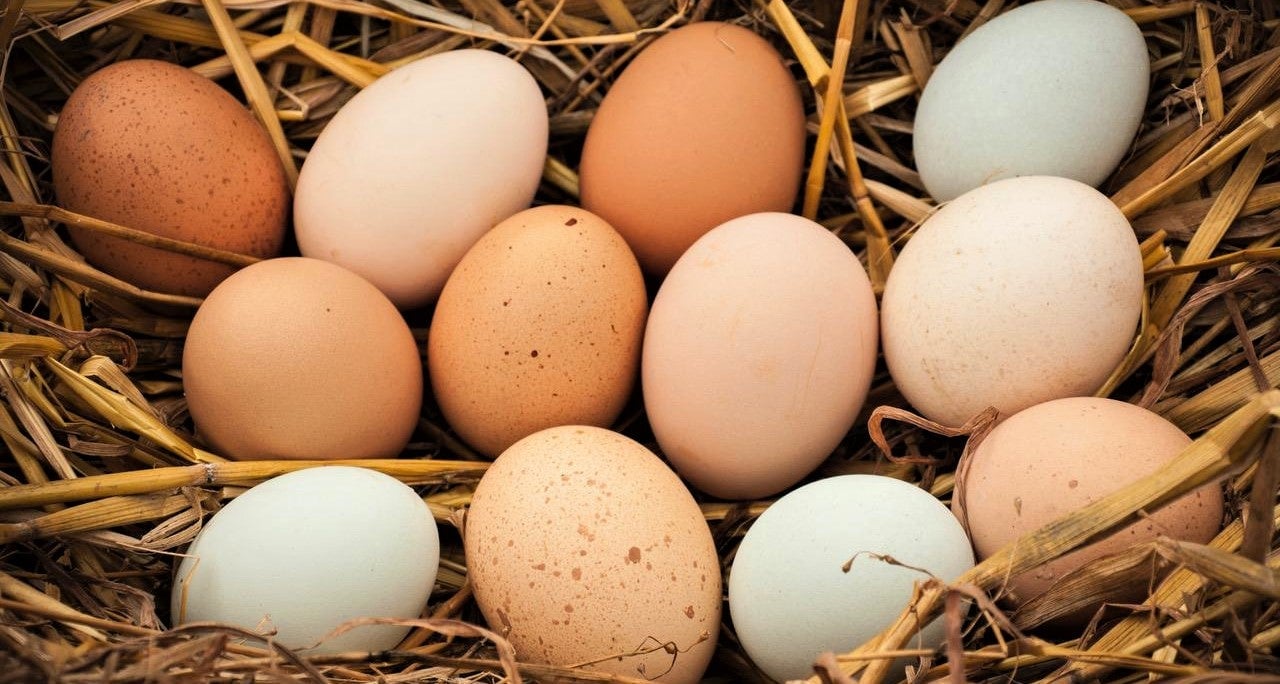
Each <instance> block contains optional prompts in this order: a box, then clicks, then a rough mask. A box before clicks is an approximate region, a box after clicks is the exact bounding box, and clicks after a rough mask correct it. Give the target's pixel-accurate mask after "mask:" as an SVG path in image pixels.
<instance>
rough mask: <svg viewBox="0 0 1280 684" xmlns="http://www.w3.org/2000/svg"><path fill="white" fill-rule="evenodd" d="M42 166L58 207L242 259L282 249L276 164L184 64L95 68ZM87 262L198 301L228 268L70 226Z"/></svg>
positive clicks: (237, 115)
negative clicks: (47, 165) (47, 170)
mask: <svg viewBox="0 0 1280 684" xmlns="http://www.w3.org/2000/svg"><path fill="white" fill-rule="evenodd" d="M51 165H52V167H53V185H54V189H55V191H56V193H57V197H58V201H59V203H60V204H61V205H62V206H63V207H65V208H67V209H69V210H71V211H74V212H77V213H80V214H86V215H88V216H92V217H94V218H98V219H103V220H105V221H110V222H112V223H118V224H121V225H124V226H126V227H129V228H135V229H137V230H142V231H146V232H148V233H152V234H154V235H159V236H162V237H168V238H174V239H177V240H184V241H186V242H192V243H196V244H200V245H205V246H208V247H216V248H218V249H223V250H228V251H232V252H239V253H241V254H247V255H250V256H258V257H270V256H275V255H276V254H277V253H279V251H280V247H281V244H282V243H283V241H284V232H285V222H286V220H287V216H288V213H287V212H288V210H289V190H288V186H287V185H286V183H285V176H284V170H283V169H282V168H281V166H280V161H279V158H278V157H277V156H276V152H275V150H274V148H273V147H272V145H271V141H270V139H269V138H268V137H267V133H266V131H264V130H263V129H262V127H261V126H260V125H259V124H258V122H257V121H256V120H255V119H254V118H253V116H252V115H251V114H250V113H249V112H248V111H247V110H246V109H245V108H244V106H243V105H241V104H240V103H239V102H237V101H236V100H235V98H233V97H231V95H230V94H228V93H227V92H226V91H224V90H223V89H221V88H219V87H218V86H217V85H215V84H214V83H213V82H212V81H210V80H208V79H206V78H204V77H202V76H199V75H198V74H196V73H194V72H192V71H190V70H188V69H184V68H182V67H179V66H176V65H173V64H169V63H166V62H159V61H154V60H145V59H140V60H129V61H124V62H119V63H117V64H113V65H111V66H109V67H106V68H104V69H101V70H99V71H97V72H95V73H94V74H93V75H91V76H90V77H89V78H86V79H85V80H84V82H82V83H81V84H80V86H79V87H78V88H76V90H75V92H74V93H72V95H71V97H70V99H68V100H67V104H66V106H65V107H63V109H62V113H61V114H60V115H59V117H58V128H57V131H56V132H55V134H54V137H53V150H52V159H51ZM68 230H69V232H70V234H71V239H72V241H73V242H74V243H75V245H76V247H77V248H78V249H79V250H80V252H81V253H82V254H84V256H85V258H86V259H88V260H89V262H90V263H92V264H94V265H95V266H97V267H98V268H101V269H102V270H103V271H105V272H107V273H109V274H111V275H114V276H116V277H118V278H122V279H124V280H127V281H129V282H130V283H132V284H134V285H137V286H139V287H142V288H144V289H149V290H156V291H160V292H166V293H171V294H181V295H189V296H197V297H199V296H204V295H206V294H208V293H209V291H210V290H212V289H213V288H214V286H215V285H217V284H218V283H219V282H221V281H222V280H223V279H224V278H226V277H227V276H228V275H230V274H231V273H232V272H234V271H235V268H234V267H232V266H228V265H226V264H220V263H216V262H212V261H206V260H204V259H197V258H195V257H189V256H184V255H181V254H175V253H172V252H166V251H164V250H160V249H156V248H153V247H146V246H143V245H140V244H137V243H134V242H129V241H127V240H124V239H122V238H116V237H111V236H107V235H103V234H101V233H96V232H93V231H90V230H85V229H80V228H74V227H71V228H69V229H68Z"/></svg>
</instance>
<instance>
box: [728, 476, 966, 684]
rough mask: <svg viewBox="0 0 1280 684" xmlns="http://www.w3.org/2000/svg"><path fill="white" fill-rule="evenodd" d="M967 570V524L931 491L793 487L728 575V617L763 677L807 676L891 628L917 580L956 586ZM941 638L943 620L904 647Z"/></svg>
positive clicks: (882, 485) (855, 481) (752, 533)
mask: <svg viewBox="0 0 1280 684" xmlns="http://www.w3.org/2000/svg"><path fill="white" fill-rule="evenodd" d="M971 567H973V552H972V551H971V550H970V548H969V539H968V537H966V536H965V533H964V529H963V528H962V527H961V526H960V523H959V521H957V520H956V518H955V516H953V515H952V514H951V512H950V511H948V510H947V507H946V506H944V505H943V504H942V503H941V502H940V501H938V500H937V499H935V498H934V497H933V496H932V495H931V494H929V493H928V492H927V491H924V490H922V489H920V488H918V487H916V486H914V485H911V484H908V483H906V482H902V481H900V480H895V479H892V478H888V477H882V476H878V475H842V476H839V477H832V478H827V479H824V480H818V481H817V482H812V483H810V484H807V485H805V486H803V487H800V488H799V489H796V490H795V491H793V492H790V493H788V494H787V495H786V496H783V497H782V498H781V499H778V501H777V502H776V503H774V504H773V505H772V506H770V507H769V508H768V509H766V510H765V512H764V513H763V514H761V515H760V518H759V519H758V520H756V521H755V523H753V524H752V525H751V528H750V529H748V530H747V534H746V536H745V537H743V539H742V543H741V544H740V545H739V546H738V551H737V554H736V555H735V556H734V560H733V567H732V569H731V570H730V572H729V614H730V616H731V617H732V618H733V626H734V630H735V631H736V632H737V635H738V640H739V641H740V642H741V643H742V647H743V649H745V650H746V652H747V654H748V655H749V656H750V657H751V660H752V661H753V662H754V663H755V664H756V665H757V666H758V667H759V668H760V669H761V670H764V672H765V674H767V675H769V676H770V677H772V678H774V679H776V680H778V681H780V682H781V681H787V680H793V679H805V678H807V677H810V676H812V674H813V669H812V668H813V663H814V661H816V660H817V658H818V656H819V655H820V654H822V653H823V652H825V651H832V652H835V653H837V654H839V653H844V652H846V651H850V650H852V649H853V648H854V647H856V646H858V645H860V644H862V643H863V642H865V641H867V640H869V639H871V638H872V637H874V636H875V635H877V634H879V633H880V632H881V631H883V630H884V629H886V628H887V627H889V625H891V624H892V623H893V621H894V620H896V619H897V618H898V616H899V615H900V614H901V613H902V611H903V610H904V609H906V607H907V606H908V605H909V604H910V601H911V596H912V587H913V586H914V585H915V584H916V583H922V582H924V581H926V580H928V579H929V578H930V577H931V576H932V577H937V578H938V579H940V580H942V581H944V582H951V581H954V580H955V579H956V578H957V577H959V576H960V575H961V574H963V573H964V572H965V571H967V570H969V569H970V568H971ZM943 636H944V627H943V623H942V622H941V621H935V622H934V623H933V624H931V625H928V626H927V627H925V628H924V630H922V631H921V633H920V635H919V636H918V637H916V638H913V639H912V641H911V642H910V643H909V644H907V646H908V647H910V648H927V649H931V648H936V647H937V646H938V645H939V644H941V643H942V640H943ZM898 669H899V670H901V667H899V668H898ZM891 679H896V678H891Z"/></svg>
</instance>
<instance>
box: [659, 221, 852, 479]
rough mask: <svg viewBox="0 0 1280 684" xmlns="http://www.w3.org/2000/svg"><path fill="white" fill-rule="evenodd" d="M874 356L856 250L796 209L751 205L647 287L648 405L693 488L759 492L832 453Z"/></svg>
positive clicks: (804, 471)
mask: <svg viewBox="0 0 1280 684" xmlns="http://www.w3.org/2000/svg"><path fill="white" fill-rule="evenodd" d="M875 361H876V302H875V296H874V295H873V294H872V292H871V283H870V282H869V281H868V279H867V275H866V273H865V272H864V271H863V269H862V265H861V264H860V263H859V262H858V259H857V257H856V256H854V254H853V252H851V251H849V248H848V247H846V246H845V245H844V243H843V242H841V241H840V239H839V238H837V237H836V236H834V235H832V234H831V232H830V231H828V230H826V229H825V228H823V227H822V226H820V225H818V224H816V223H814V222H812V221H809V220H807V219H804V218H801V217H799V216H793V215H790V214H775V213H766V214H753V215H750V216H744V217H742V218H738V219H734V220H733V221H729V222H728V223H725V224H724V225H722V226H719V227H717V228H716V229H715V230H712V231H711V232H709V233H707V234H706V235H705V236H703V237H702V238H701V239H699V240H698V242H697V243H695V244H694V245H693V247H691V248H690V249H689V251H688V252H686V253H685V255H684V256H682V257H681V258H680V261H679V262H677V263H676V265H675V268H673V269H671V273H670V274H668V276H667V279H666V280H665V281H664V282H663V284H662V288H661V289H660V290H659V291H658V296H657V298H656V299H655V300H654V303H653V311H652V312H651V313H650V316H649V324H648V327H647V330H646V332H645V342H644V352H643V355H642V360H641V381H642V383H643V385H644V400H645V409H646V412H647V413H648V416H649V423H650V425H652V427H653V432H654V435H655V436H656V437H657V439H658V443H659V444H660V445H661V446H662V451H663V453H664V454H665V455H666V456H667V457H668V458H669V459H670V460H671V463H672V465H673V466H674V467H675V468H676V470H677V471H679V472H680V474H681V475H683V476H684V477H685V478H686V479H688V480H689V482H691V483H692V484H693V485H694V486H696V487H698V488H699V489H702V490H703V491H706V492H708V493H710V494H714V495H716V496H719V497H724V498H731V499H749V498H757V497H761V496H767V495H769V494H772V493H774V492H777V491H780V490H782V489H784V488H786V487H787V486H789V485H792V484H794V483H795V482H797V481H798V480H799V479H800V478H802V477H804V476H805V475H806V474H808V473H809V472H810V471H812V470H813V469H814V468H816V467H817V466H818V464H819V463H821V462H822V461H823V459H825V458H826V457H827V456H828V455H830V454H831V451H832V450H833V449H834V448H835V447H836V445H837V444H839V442H840V440H841V439H842V438H843V437H844V435H845V433H847V432H848V431H849V428H850V427H852V425H853V421H854V419H855V418H856V417H857V415H858V411H859V409H860V408H861V407H862V403H863V401H864V400H865V399H866V396H867V389H868V387H869V386H870V383H871V375H872V372H873V371H874V369H875Z"/></svg>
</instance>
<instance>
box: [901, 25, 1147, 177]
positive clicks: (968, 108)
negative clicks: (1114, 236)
mask: <svg viewBox="0 0 1280 684" xmlns="http://www.w3.org/2000/svg"><path fill="white" fill-rule="evenodd" d="M1150 78H1151V68H1150V65H1149V63H1148V58H1147V45H1146V42H1145V41H1144V40H1143V38H1142V32H1141V31H1140V30H1139V29H1138V25H1137V24H1135V23H1133V20H1132V19H1130V18H1129V17H1128V16H1126V15H1125V13H1124V12H1122V11H1120V10H1118V9H1116V8H1114V7H1111V6H1109V5H1107V4H1105V3H1102V2H1096V0H1040V1H1039V2H1032V3H1029V4H1026V5H1022V6H1021V7H1017V8H1015V9H1012V10H1010V11H1008V12H1006V13H1004V14H1002V15H1000V16H998V17H996V18H995V19H992V20H991V21H989V22H987V23H986V24H983V25H982V26H980V27H979V28H978V29H977V30H976V31H974V32H973V33H972V34H970V35H969V36H968V37H967V38H965V39H964V40H962V41H960V43H959V44H958V45H956V47H955V48H953V49H952V50H951V52H950V53H948V54H947V56H946V58H945V59H943V60H942V63H940V64H939V65H938V68H937V69H935V70H934V72H933V75H932V76H930V78H929V83H928V85H927V86H926V87H925V90H924V94H923V95H922V96H921V98H920V106H919V108H918V109H917V110H916V118H915V126H914V131H915V133H914V136H915V137H914V144H915V158H916V167H917V169H918V170H919V171H920V179H921V180H922V181H924V185H925V187H926V188H927V189H928V190H929V194H931V195H933V196H934V198H936V199H938V200H940V201H942V200H949V199H953V198H955V197H958V196H959V195H961V194H963V193H965V192H968V191H969V190H972V189H973V188H976V187H978V186H980V185H982V184H984V183H989V182H991V181H994V180H999V179H1002V178H1010V177H1013V176H1033V175H1038V176H1063V177H1066V178H1073V179H1075V180H1078V181H1081V182H1083V183H1085V184H1088V185H1094V186H1096V185H1098V184H1099V183H1101V182H1102V181H1103V180H1105V179H1106V178H1107V176H1109V175H1110V174H1111V172H1112V171H1114V170H1115V168H1116V166H1117V165H1118V164H1119V163H1120V160H1121V159H1123V158H1124V155H1125V153H1126V152H1128V150H1129V144H1130V143H1131V142H1132V141H1133V136H1134V134H1135V133H1136V132H1137V130H1138V125H1139V124H1141V123H1142V113H1143V111H1144V109H1145V108H1146V103H1147V83H1148V81H1149V80H1150Z"/></svg>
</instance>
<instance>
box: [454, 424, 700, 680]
mask: <svg viewBox="0 0 1280 684" xmlns="http://www.w3.org/2000/svg"><path fill="white" fill-rule="evenodd" d="M465 529H466V535H465V547H466V557H467V576H468V577H469V578H470V579H471V582H472V585H473V586H474V589H475V597H476V603H478V604H479V606H480V609H481V611H482V612H483V613H484V617H485V619H486V620H487V621H488V623H489V626H490V628H492V629H493V630H495V631H497V632H498V633H500V634H502V635H503V636H505V637H506V638H507V639H508V640H510V642H511V644H512V646H514V647H515V650H516V655H517V656H518V657H519V659H520V660H522V661H528V662H536V663H549V664H553V665H577V664H585V666H584V667H585V669H588V670H593V671H597V672H603V673H610V674H616V675H624V676H628V677H643V678H645V679H653V680H655V681H658V682H665V683H667V684H685V683H688V684H692V683H693V682H697V681H699V680H700V678H701V677H702V674H703V672H704V671H705V670H706V668H707V664H708V662H709V661H710V660H711V655H712V653H714V651H715V645H716V637H717V634H718V632H719V628H720V565H719V560H718V557H717V555H716V547H715V544H714V543H713V541H712V539H711V531H710V529H709V528H708V527H707V523H706V521H705V520H704V519H703V517H702V511H701V510H700V509H699V508H698V504H697V503H696V502H694V500H693V497H692V496H690V494H689V492H688V490H686V489H685V488H684V485H683V484H681V483H680V479H679V478H677V477H676V475H675V473H673V472H671V470H670V469H669V468H667V466H666V465H664V464H663V463H662V461H661V460H659V459H658V457H657V456H655V455H654V454H653V453H652V452H650V451H649V450H648V449H645V448H644V447H643V446H641V445H640V444H638V443H636V442H634V441H632V440H630V439H628V438H626V437H623V436H622V435H619V434H616V433H613V432H609V431H608V430H604V429H601V428H596V427H589V426H561V427H555V428H551V429H548V430H543V431H541V432H538V433H535V434H533V435H530V436H528V437H525V438H524V439H522V440H520V441H519V442H516V443H515V444H513V445H512V446H511V448H509V449H507V450H506V451H504V452H503V453H502V455H501V456H499V457H498V459H497V460H496V461H494V462H493V465H492V466H490V468H489V470H488V471H487V472H486V473H485V475H484V477H483V478H481V480H480V483H479V485H477V487H476V490H475V495H474V496H473V498H472V502H471V507H470V509H469V511H468V513H467V515H466V528H465Z"/></svg>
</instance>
